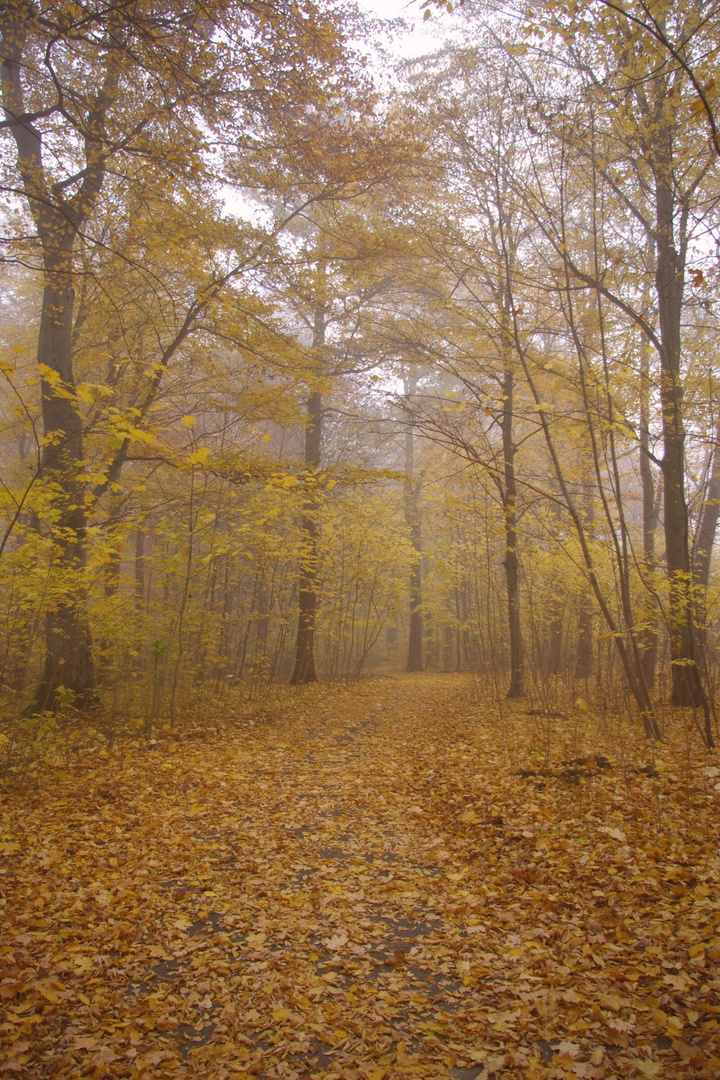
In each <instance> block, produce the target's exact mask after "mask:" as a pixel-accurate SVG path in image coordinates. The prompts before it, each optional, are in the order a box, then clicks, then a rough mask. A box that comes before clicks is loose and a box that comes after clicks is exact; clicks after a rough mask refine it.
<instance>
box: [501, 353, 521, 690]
mask: <svg viewBox="0 0 720 1080" xmlns="http://www.w3.org/2000/svg"><path fill="white" fill-rule="evenodd" d="M514 389H515V385H514V378H513V370H512V366H511V365H510V363H506V365H505V373H504V378H503V414H502V444H503V485H504V486H503V492H502V494H503V511H504V517H505V560H504V565H505V584H506V589H507V603H508V628H509V633H510V685H509V687H508V692H507V696H508V698H521V697H525V671H524V664H523V641H522V631H521V627H520V563H519V559H518V534H517V485H516V482H515V444H514V442H513V408H514V401H513V397H514Z"/></svg>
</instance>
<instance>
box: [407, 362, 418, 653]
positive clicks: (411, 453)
mask: <svg viewBox="0 0 720 1080" xmlns="http://www.w3.org/2000/svg"><path fill="white" fill-rule="evenodd" d="M416 387H417V376H416V375H410V376H408V377H407V378H405V379H404V390H405V397H406V398H407V399H408V401H409V399H410V397H411V395H412V394H413V393H414V392H415V389H416ZM404 496H405V498H404V504H405V523H406V525H407V528H408V532H409V534H410V543H411V544H412V546H413V550H414V551H415V559H414V560H413V564H412V566H411V567H410V582H409V600H410V634H409V637H408V656H407V666H406V669H405V670H406V671H422V670H423V615H422V565H421V562H422V523H421V518H420V483H419V481H417V480H416V479H415V436H414V434H413V429H412V423H411V422H408V426H407V428H406V430H405V490H404Z"/></svg>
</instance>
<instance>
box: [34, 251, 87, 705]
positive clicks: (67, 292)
mask: <svg viewBox="0 0 720 1080" xmlns="http://www.w3.org/2000/svg"><path fill="white" fill-rule="evenodd" d="M72 240H73V236H72V234H71V233H69V232H68V234H67V236H66V241H65V244H64V247H65V250H64V251H63V252H62V253H61V254H60V256H55V257H49V258H46V260H45V282H46V284H45V291H44V294H43V305H42V313H41V317H40V334H39V340H38V364H39V365H43V366H42V367H41V368H40V371H41V373H42V374H43V378H42V383H41V386H42V416H43V433H44V436H45V440H46V442H45V447H44V451H43V462H42V464H43V475H44V479H45V481H46V482H49V483H51V484H52V485H53V503H54V508H55V511H56V513H57V515H58V516H57V519H56V521H55V522H53V525H52V538H53V553H52V559H53V563H54V564H55V566H56V567H57V572H58V577H59V578H60V579H62V578H64V579H65V581H64V583H63V586H62V589H61V590H59V596H58V598H57V599H56V600H54V601H51V606H50V608H49V610H48V612H47V615H46V619H45V644H46V656H45V668H44V673H43V677H42V680H41V682H40V685H39V686H38V688H37V692H36V695H35V700H34V703H33V706H32V711H36V710H53V709H55V708H56V706H57V704H58V691H59V690H60V688H61V687H62V688H63V691H64V692H65V694H66V695H67V696H68V697H69V698H70V699H71V702H72V704H73V705H74V706H76V707H83V706H88V705H90V704H92V703H93V702H94V700H95V668H94V664H93V657H92V645H91V637H90V625H89V622H88V616H87V606H86V598H85V588H84V582H83V580H82V578H83V572H84V569H85V535H86V528H87V522H86V515H85V506H84V486H83V484H82V481H81V477H80V472H81V466H82V460H83V445H82V421H81V418H80V414H79V412H78V409H77V404H76V401H75V399H74V397H72V396H68V394H67V391H68V390H70V391H72V390H73V389H74V386H75V380H74V374H73V369H72V353H71V336H72V319H73V307H74V300H75V296H74V291H73V288H72V285H71V283H70V282H71V278H70V273H69V263H70V258H71V255H70V250H71V247H72ZM58 391H59V392H58Z"/></svg>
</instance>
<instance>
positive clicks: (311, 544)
mask: <svg viewBox="0 0 720 1080" xmlns="http://www.w3.org/2000/svg"><path fill="white" fill-rule="evenodd" d="M324 345H325V307H324V304H323V303H320V304H318V307H317V308H316V311H315V322H314V327H313V351H314V352H315V353H316V355H317V358H318V362H319V365H320V367H324V363H323V358H322V350H323V347H324ZM306 408H307V423H306V427H305V481H306V485H307V493H306V495H305V501H304V506H303V515H302V522H301V525H300V529H301V534H302V552H301V555H300V590H299V597H298V628H297V638H296V640H295V666H294V667H293V673H292V675H291V677H290V685H291V686H296V685H301V684H303V683H311V682H316V681H317V675H316V673H315V620H316V618H317V609H318V600H319V581H318V541H319V539H320V525H319V522H318V510H319V500H318V492H317V475H318V472H319V470H320V462H321V459H322V421H323V408H322V395H321V394H320V392H319V391H317V390H314V391H312V393H311V394H310V396H309V397H308V399H307V406H306Z"/></svg>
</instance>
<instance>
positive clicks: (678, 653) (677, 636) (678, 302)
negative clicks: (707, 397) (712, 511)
mask: <svg viewBox="0 0 720 1080" xmlns="http://www.w3.org/2000/svg"><path fill="white" fill-rule="evenodd" d="M659 127H660V131H659V134H658V135H657V136H656V138H655V143H654V148H653V149H654V155H653V156H654V160H653V166H654V169H653V171H654V178H655V223H656V250H657V262H656V273H655V286H656V292H657V299H658V314H659V319H660V342H661V349H660V361H661V377H660V398H661V406H662V431H663V462H662V472H663V510H664V519H665V520H664V529H665V559H666V566H667V574H668V579H669V585H670V601H669V613H670V626H669V633H670V650H671V661H672V703H673V705H690V706H694V707H695V708H703V709H704V710H705V711H706V712H707V698H706V696H705V690H704V688H703V685H702V681H701V678H700V670H699V668H698V664H697V657H696V647H695V646H696V641H695V627H694V620H693V611H692V588H691V573H690V537H689V515H688V507H687V501H686V498H685V430H684V424H683V384H682V373H681V330H680V326H681V316H682V304H683V292H684V286H685V250H684V249H685V243H684V238H682V239H681V245H680V251H678V249H677V248H676V245H675V228H674V213H675V209H676V207H675V199H674V192H673V181H672V140H671V135H670V132H669V130H668V128H667V126H666V125H664V124H660V125H659Z"/></svg>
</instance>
